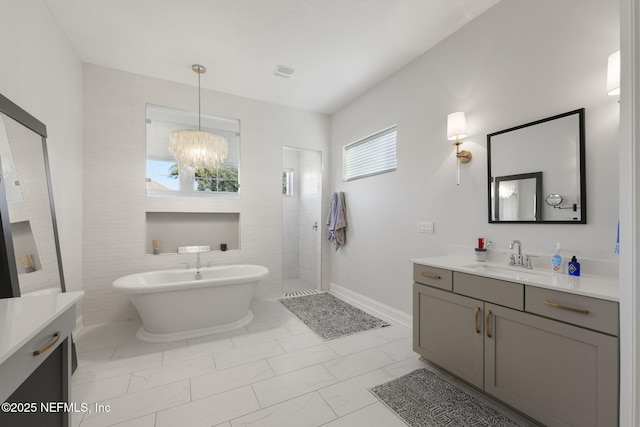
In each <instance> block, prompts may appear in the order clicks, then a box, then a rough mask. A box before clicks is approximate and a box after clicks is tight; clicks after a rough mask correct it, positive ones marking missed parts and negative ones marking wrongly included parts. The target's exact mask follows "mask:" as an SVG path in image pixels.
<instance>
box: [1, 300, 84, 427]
mask: <svg viewBox="0 0 640 427" xmlns="http://www.w3.org/2000/svg"><path fill="white" fill-rule="evenodd" d="M82 294H83V292H69V293H56V294H46V295H37V296H25V297H21V298H6V299H0V318H1V319H3V321H2V323H0V378H2V381H0V402H2V403H3V405H2V410H1V411H0V425H2V426H15V427H19V426H48V427H56V426H68V425H69V417H70V413H71V412H73V410H74V408H73V407H70V406H69V402H70V398H69V391H70V376H71V331H72V330H73V329H74V327H75V324H76V309H75V305H76V303H77V301H78V300H79V299H80V298H81V296H82ZM77 409H79V410H81V408H80V407H78V408H77Z"/></svg>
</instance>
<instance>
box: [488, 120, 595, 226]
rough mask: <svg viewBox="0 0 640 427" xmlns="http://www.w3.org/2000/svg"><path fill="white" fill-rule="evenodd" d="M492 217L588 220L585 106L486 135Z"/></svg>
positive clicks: (498, 219) (521, 220)
mask: <svg viewBox="0 0 640 427" xmlns="http://www.w3.org/2000/svg"><path fill="white" fill-rule="evenodd" d="M487 161H488V168H487V169H488V198H489V200H488V206H489V209H488V210H489V222H490V223H534V224H543V223H552V224H586V223H587V205H586V179H585V169H584V167H585V124H584V108H581V109H578V110H574V111H569V112H567V113H564V114H559V115H556V116H552V117H548V118H545V119H541V120H537V121H535V122H531V123H527V124H524V125H520V126H516V127H512V128H509V129H505V130H501V131H498V132H494V133H490V134H489V135H487Z"/></svg>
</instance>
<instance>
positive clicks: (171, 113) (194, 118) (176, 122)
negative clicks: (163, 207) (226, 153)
mask: <svg viewBox="0 0 640 427" xmlns="http://www.w3.org/2000/svg"><path fill="white" fill-rule="evenodd" d="M200 118H201V120H202V129H203V130H207V131H210V132H213V133H218V134H221V135H223V136H225V137H226V138H227V139H228V140H229V141H230V142H229V144H230V147H229V148H230V156H231V154H233V153H232V150H233V151H234V152H235V156H234V160H232V161H228V160H227V161H226V162H223V164H222V165H221V167H223V168H228V169H235V170H237V175H238V179H237V187H238V189H237V191H229V192H224V191H201V190H200V191H199V190H197V188H196V186H197V181H196V179H195V176H193V174H194V172H193V171H190V173H188V174H184V175H183V174H179V176H178V177H176V181H177V183H178V188H179V189H178V190H169V189H155V188H149V183H150V182H151V176H150V171H149V169H148V168H147V172H146V175H147V177H146V182H147V188H146V195H147V196H163V197H217V198H226V199H238V198H239V197H240V120H237V119H228V118H224V117H217V116H213V115H209V114H201V116H200ZM146 120H147V134H146V145H147V150H146V151H147V153H146V160H147V161H150V160H151V161H153V160H156V161H158V160H159V161H166V162H175V159H174V158H173V157H172V156H171V155H170V154H169V151H168V146H169V133H168V132H167V133H166V134H165V133H163V132H158V131H154V132H153V135H150V130H149V126H151V125H152V123H153V121H157V122H163V123H165V124H166V125H168V126H169V127H172V126H173V127H175V130H178V129H197V128H198V126H197V124H198V114H197V113H194V112H192V111H186V110H180V109H176V108H171V107H164V106H160V105H153V104H147V105H146ZM165 140H166V141H165ZM234 140H235V141H234ZM158 143H160V145H159V144H158ZM150 144H153V145H150ZM162 144H165V146H166V150H165V149H164V146H163V145H162ZM231 144H235V145H234V146H233V147H232V146H231ZM151 146H153V147H154V149H153V153H151V152H150V151H151V150H150V147H151ZM160 147H162V149H160Z"/></svg>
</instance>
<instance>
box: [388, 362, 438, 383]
mask: <svg viewBox="0 0 640 427" xmlns="http://www.w3.org/2000/svg"><path fill="white" fill-rule="evenodd" d="M422 368H428V369H431V366H429V364H427V363H426V362H424V361H422V360H421V359H419V358H413V357H411V358H409V359H405V360H401V361H399V362H396V363H392V364H390V365H387V366H385V367H384V368H383V369H384V371H385V372H386V373H388V374H389V375H391V376H392V377H393V378H398V377H401V376H403V375H406V374H408V373H410V372H413V371H415V370H416V369H422Z"/></svg>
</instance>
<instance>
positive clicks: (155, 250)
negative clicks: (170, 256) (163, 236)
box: [153, 240, 162, 255]
mask: <svg viewBox="0 0 640 427" xmlns="http://www.w3.org/2000/svg"><path fill="white" fill-rule="evenodd" d="M161 244H162V241H161V240H153V254H154V255H158V254H159V253H160V245H161Z"/></svg>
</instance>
